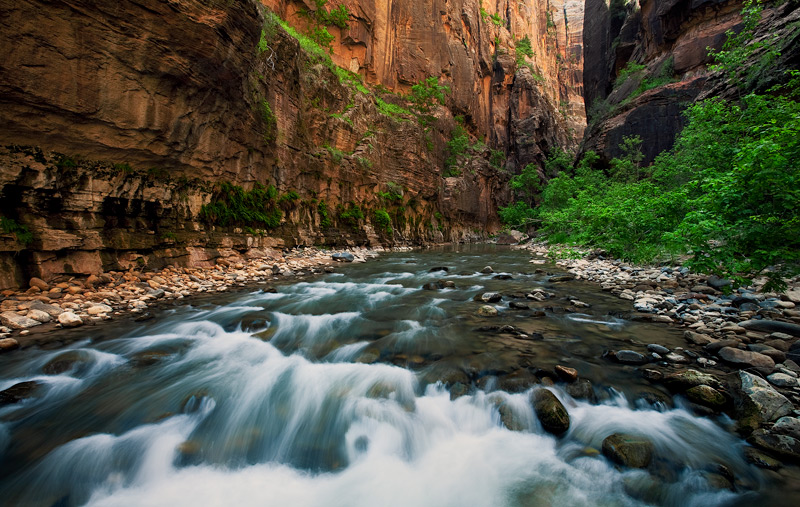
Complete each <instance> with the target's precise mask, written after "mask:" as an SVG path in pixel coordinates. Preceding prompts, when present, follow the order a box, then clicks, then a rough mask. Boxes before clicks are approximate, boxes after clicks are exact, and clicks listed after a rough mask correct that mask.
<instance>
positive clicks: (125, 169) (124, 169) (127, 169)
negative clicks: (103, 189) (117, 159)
mask: <svg viewBox="0 0 800 507" xmlns="http://www.w3.org/2000/svg"><path fill="white" fill-rule="evenodd" d="M113 167H114V170H115V171H117V172H119V173H122V174H133V173H134V170H133V167H131V166H130V164H114V166H113Z"/></svg>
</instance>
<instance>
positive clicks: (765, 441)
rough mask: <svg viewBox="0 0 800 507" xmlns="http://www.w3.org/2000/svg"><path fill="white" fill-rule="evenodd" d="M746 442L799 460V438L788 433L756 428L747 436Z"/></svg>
mask: <svg viewBox="0 0 800 507" xmlns="http://www.w3.org/2000/svg"><path fill="white" fill-rule="evenodd" d="M747 443H749V444H750V445H754V446H756V447H758V448H760V449H763V450H765V451H767V452H768V453H770V454H773V455H776V456H779V457H781V458H783V459H787V460H789V461H793V462H800V440H798V439H796V438H794V437H790V436H789V435H776V434H773V433H767V432H766V431H764V430H756V431H754V432H753V434H752V435H750V436H749V437H748V438H747Z"/></svg>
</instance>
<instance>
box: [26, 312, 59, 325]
mask: <svg viewBox="0 0 800 507" xmlns="http://www.w3.org/2000/svg"><path fill="white" fill-rule="evenodd" d="M27 317H28V318H29V319H33V320H35V321H37V322H41V323H45V322H50V321H51V320H53V317H51V316H50V314H49V313H47V312H43V311H42V310H28V315H27Z"/></svg>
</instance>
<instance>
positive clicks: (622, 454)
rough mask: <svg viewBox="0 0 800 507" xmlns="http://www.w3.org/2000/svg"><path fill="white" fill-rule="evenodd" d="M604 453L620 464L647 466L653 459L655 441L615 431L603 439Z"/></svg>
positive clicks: (636, 466)
mask: <svg viewBox="0 0 800 507" xmlns="http://www.w3.org/2000/svg"><path fill="white" fill-rule="evenodd" d="M603 454H604V455H605V456H606V457H607V458H608V459H610V460H611V461H613V462H614V463H617V464H618V465H622V466H626V467H630V468H646V467H647V466H648V465H649V464H650V462H651V461H652V460H653V443H652V442H650V441H649V440H647V439H645V438H643V437H638V436H635V435H629V434H625V433H614V434H613V435H609V436H607V437H606V438H605V439H604V440H603Z"/></svg>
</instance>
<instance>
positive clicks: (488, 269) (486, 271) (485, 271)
mask: <svg viewBox="0 0 800 507" xmlns="http://www.w3.org/2000/svg"><path fill="white" fill-rule="evenodd" d="M481 273H483V274H484V275H490V274H492V273H494V269H492V267H491V266H486V267H485V268H483V269H482V270H481Z"/></svg>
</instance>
